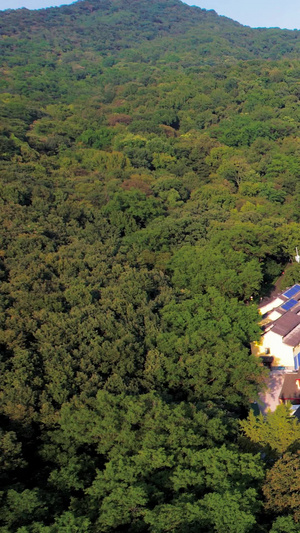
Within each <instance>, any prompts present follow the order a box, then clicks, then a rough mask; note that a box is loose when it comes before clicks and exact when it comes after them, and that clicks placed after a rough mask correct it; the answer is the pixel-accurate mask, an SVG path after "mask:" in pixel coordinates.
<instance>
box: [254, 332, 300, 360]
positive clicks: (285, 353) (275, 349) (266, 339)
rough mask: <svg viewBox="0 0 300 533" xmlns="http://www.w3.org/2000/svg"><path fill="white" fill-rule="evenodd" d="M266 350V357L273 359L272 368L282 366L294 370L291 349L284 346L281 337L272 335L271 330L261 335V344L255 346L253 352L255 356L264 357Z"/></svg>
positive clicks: (275, 334)
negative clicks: (269, 356)
mask: <svg viewBox="0 0 300 533" xmlns="http://www.w3.org/2000/svg"><path fill="white" fill-rule="evenodd" d="M266 348H268V349H269V350H270V353H269V354H268V355H272V356H273V357H274V362H273V365H272V366H284V367H286V368H290V369H292V368H294V350H293V347H292V346H288V345H287V344H284V343H283V342H282V337H281V335H278V334H277V333H274V332H273V331H272V330H270V331H267V332H266V333H265V334H264V335H262V337H261V342H260V344H259V345H257V350H255V352H256V354H257V355H265V350H266ZM299 351H300V350H299ZM297 353H298V352H297Z"/></svg>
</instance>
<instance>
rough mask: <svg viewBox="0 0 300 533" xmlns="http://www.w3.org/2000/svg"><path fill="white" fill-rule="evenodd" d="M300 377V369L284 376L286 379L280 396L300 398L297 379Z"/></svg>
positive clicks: (292, 398)
mask: <svg viewBox="0 0 300 533" xmlns="http://www.w3.org/2000/svg"><path fill="white" fill-rule="evenodd" d="M297 379H300V370H298V372H292V373H291V374H286V375H285V376H284V381H283V385H282V389H281V393H280V395H279V398H281V399H282V400H296V399H298V398H299V400H300V390H299V389H298V387H297V384H296V380H297Z"/></svg>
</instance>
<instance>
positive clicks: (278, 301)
mask: <svg viewBox="0 0 300 533" xmlns="http://www.w3.org/2000/svg"><path fill="white" fill-rule="evenodd" d="M284 301H285V300H283V299H282V298H275V300H272V301H271V302H269V303H267V304H266V305H264V306H263V307H259V312H260V313H261V314H262V315H264V314H265V313H268V312H269V311H272V309H275V307H279V306H280V305H281V304H283V302H284Z"/></svg>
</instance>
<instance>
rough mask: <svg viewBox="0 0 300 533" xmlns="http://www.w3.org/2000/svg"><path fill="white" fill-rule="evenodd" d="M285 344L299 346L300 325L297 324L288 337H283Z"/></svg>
mask: <svg viewBox="0 0 300 533" xmlns="http://www.w3.org/2000/svg"><path fill="white" fill-rule="evenodd" d="M283 342H284V344H287V345H288V346H293V347H294V346H298V344H300V325H299V324H298V326H296V327H295V328H294V329H293V330H292V331H291V332H290V333H289V334H288V335H286V337H284V339H283Z"/></svg>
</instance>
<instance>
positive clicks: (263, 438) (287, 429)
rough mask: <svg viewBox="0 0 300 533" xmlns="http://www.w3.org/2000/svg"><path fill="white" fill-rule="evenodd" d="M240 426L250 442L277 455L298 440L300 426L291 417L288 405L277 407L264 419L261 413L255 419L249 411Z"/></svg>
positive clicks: (299, 437)
mask: <svg viewBox="0 0 300 533" xmlns="http://www.w3.org/2000/svg"><path fill="white" fill-rule="evenodd" d="M240 424H241V427H242V430H243V432H244V433H245V435H246V436H247V437H248V438H249V439H250V440H251V441H252V442H255V443H257V444H260V445H261V446H263V447H265V446H268V447H270V448H271V449H272V450H275V451H276V452H277V454H282V453H283V452H285V451H286V450H288V448H290V447H291V446H292V445H293V444H294V443H297V442H298V441H299V440H300V425H299V423H298V420H297V419H296V418H295V417H293V416H291V412H290V407H289V406H288V405H284V404H281V405H279V406H278V407H277V408H276V409H275V411H274V412H273V413H272V412H268V413H267V414H266V416H265V417H264V416H263V415H262V414H261V413H260V415H259V416H258V417H255V415H254V413H253V411H250V413H249V417H248V419H247V420H243V421H242V422H241V423H240Z"/></svg>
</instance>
